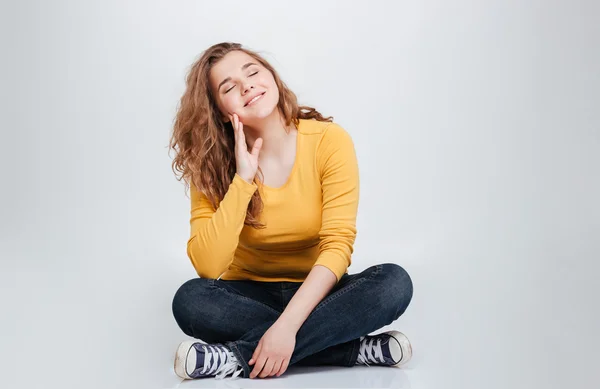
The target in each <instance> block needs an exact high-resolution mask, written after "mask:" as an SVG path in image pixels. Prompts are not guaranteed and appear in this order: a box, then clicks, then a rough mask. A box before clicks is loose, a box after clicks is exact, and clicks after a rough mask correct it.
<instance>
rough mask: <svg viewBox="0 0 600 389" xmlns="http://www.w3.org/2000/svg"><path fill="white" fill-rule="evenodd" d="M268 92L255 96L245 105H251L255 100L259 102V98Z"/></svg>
mask: <svg viewBox="0 0 600 389" xmlns="http://www.w3.org/2000/svg"><path fill="white" fill-rule="evenodd" d="M265 93H267V92H263V93H261V94H260V95H258V96H256V97H255V98H253V99H252V100H250V101H248V103H247V104H246V105H244V107H247V106H249V105H250V104H253V103H255V102H257V101H258V100H260V99H261V98H262V97H263V96H264V95H265Z"/></svg>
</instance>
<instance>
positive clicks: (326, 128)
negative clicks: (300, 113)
mask: <svg viewBox="0 0 600 389" xmlns="http://www.w3.org/2000/svg"><path fill="white" fill-rule="evenodd" d="M298 132H299V133H300V134H302V135H307V136H310V137H314V138H316V139H315V140H317V142H318V144H319V145H326V144H329V143H334V144H335V143H347V142H350V143H352V137H351V136H350V133H349V132H348V131H346V129H345V128H343V127H342V126H341V125H339V124H338V123H336V122H321V121H318V120H312V119H300V124H299V126H298Z"/></svg>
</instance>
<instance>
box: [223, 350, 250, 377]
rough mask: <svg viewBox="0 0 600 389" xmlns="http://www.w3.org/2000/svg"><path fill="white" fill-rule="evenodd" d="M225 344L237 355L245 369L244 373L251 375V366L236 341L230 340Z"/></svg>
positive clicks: (239, 362)
mask: <svg viewBox="0 0 600 389" xmlns="http://www.w3.org/2000/svg"><path fill="white" fill-rule="evenodd" d="M225 346H227V347H229V349H230V350H231V352H232V353H233V355H235V358H236V359H237V360H238V364H239V365H240V366H242V369H243V370H244V375H245V376H246V377H249V376H250V366H249V365H248V364H247V363H246V361H245V360H244V358H243V356H242V353H241V352H240V350H239V349H238V348H237V346H236V344H235V342H228V343H226V344H225Z"/></svg>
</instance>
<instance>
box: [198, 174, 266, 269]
mask: <svg viewBox="0 0 600 389" xmlns="http://www.w3.org/2000/svg"><path fill="white" fill-rule="evenodd" d="M256 189H257V186H256V184H255V183H248V181H246V180H244V179H243V178H241V177H240V176H239V175H238V174H236V175H235V176H234V178H233V180H232V182H231V184H230V186H229V190H228V191H227V193H226V194H225V197H224V198H223V200H222V201H221V203H220V204H219V205H218V207H217V209H216V210H215V209H214V208H213V207H212V205H211V203H210V201H208V199H207V198H206V197H205V196H204V195H203V194H201V193H199V192H198V191H197V190H196V188H195V187H194V186H193V185H191V186H190V195H191V196H190V198H191V211H190V213H191V218H190V230H191V231H190V238H189V240H188V242H187V254H188V257H189V258H190V260H191V262H192V265H193V266H194V269H196V272H197V273H198V275H199V276H200V277H203V278H218V277H219V276H220V275H221V274H223V273H224V272H225V271H226V270H227V268H228V267H229V265H231V262H233V256H234V254H235V250H236V248H237V246H238V243H239V238H240V232H241V231H242V228H243V227H244V220H245V218H246V212H247V209H248V204H249V203H250V200H251V199H252V195H253V194H254V192H255V191H256Z"/></svg>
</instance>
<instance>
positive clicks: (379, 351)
mask: <svg viewBox="0 0 600 389" xmlns="http://www.w3.org/2000/svg"><path fill="white" fill-rule="evenodd" d="M411 357H412V347H411V346H410V342H409V341H408V338H407V337H406V336H405V335H404V334H403V333H402V332H399V331H388V332H384V333H381V334H377V335H373V336H362V337H361V338H360V349H359V351H358V360H357V361H356V364H357V365H367V366H370V365H377V366H394V367H397V366H400V365H403V364H405V363H406V362H408V361H409V359H410V358H411Z"/></svg>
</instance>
